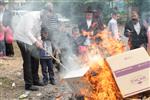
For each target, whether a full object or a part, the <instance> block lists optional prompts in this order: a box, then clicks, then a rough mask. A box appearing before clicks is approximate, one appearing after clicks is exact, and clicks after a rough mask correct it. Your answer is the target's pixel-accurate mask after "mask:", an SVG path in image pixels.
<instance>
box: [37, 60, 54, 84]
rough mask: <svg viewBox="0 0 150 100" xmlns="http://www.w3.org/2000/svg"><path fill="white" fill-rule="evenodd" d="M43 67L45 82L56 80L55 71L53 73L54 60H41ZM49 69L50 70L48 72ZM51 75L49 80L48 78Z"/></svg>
mask: <svg viewBox="0 0 150 100" xmlns="http://www.w3.org/2000/svg"><path fill="white" fill-rule="evenodd" d="M40 63H41V67H42V75H43V81H44V82H46V81H48V79H49V80H50V79H53V78H54V71H53V63H52V59H50V58H49V59H40ZM47 69H48V70H47ZM48 74H49V78H48Z"/></svg>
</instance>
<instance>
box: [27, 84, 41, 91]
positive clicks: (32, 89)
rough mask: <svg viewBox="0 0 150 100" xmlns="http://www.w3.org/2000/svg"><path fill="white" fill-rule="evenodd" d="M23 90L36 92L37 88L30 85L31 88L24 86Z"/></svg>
mask: <svg viewBox="0 0 150 100" xmlns="http://www.w3.org/2000/svg"><path fill="white" fill-rule="evenodd" d="M25 90H29V91H38V90H39V88H38V87H36V86H33V85H31V86H25Z"/></svg>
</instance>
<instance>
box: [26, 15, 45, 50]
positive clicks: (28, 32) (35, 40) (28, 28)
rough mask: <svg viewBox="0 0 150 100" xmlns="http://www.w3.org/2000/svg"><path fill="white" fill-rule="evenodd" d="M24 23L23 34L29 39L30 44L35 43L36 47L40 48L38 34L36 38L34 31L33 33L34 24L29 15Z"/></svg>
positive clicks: (40, 43)
mask: <svg viewBox="0 0 150 100" xmlns="http://www.w3.org/2000/svg"><path fill="white" fill-rule="evenodd" d="M24 20H25V23H24V26H25V29H24V30H25V34H26V36H27V37H28V38H29V39H30V40H31V42H32V44H35V45H36V46H37V47H38V48H42V47H43V46H42V42H41V41H40V38H41V37H40V36H39V37H38V38H39V40H38V38H36V37H35V33H33V27H34V25H35V23H34V19H32V18H31V19H30V18H29V17H28V18H25V19H24Z"/></svg>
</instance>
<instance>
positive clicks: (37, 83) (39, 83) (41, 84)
mask: <svg viewBox="0 0 150 100" xmlns="http://www.w3.org/2000/svg"><path fill="white" fill-rule="evenodd" d="M33 85H36V86H44V83H43V82H40V81H39V82H34V83H33Z"/></svg>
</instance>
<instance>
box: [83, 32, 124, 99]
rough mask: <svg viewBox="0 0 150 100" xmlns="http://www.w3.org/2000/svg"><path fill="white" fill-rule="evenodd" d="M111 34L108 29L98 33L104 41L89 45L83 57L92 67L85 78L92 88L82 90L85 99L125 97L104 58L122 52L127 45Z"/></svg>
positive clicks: (97, 36)
mask: <svg viewBox="0 0 150 100" xmlns="http://www.w3.org/2000/svg"><path fill="white" fill-rule="evenodd" d="M109 34H110V33H109V32H108V31H107V30H104V31H102V32H101V33H99V34H97V35H96V38H101V40H102V41H100V42H99V43H92V44H91V45H90V46H89V47H88V52H86V54H84V56H82V57H81V59H82V60H83V62H84V61H85V59H86V62H85V63H86V64H87V65H88V66H90V68H91V69H90V71H89V72H88V73H86V75H85V76H84V78H85V80H87V81H88V82H89V83H90V85H91V86H90V87H91V88H92V90H88V89H84V88H83V89H81V90H80V92H81V94H83V95H84V96H85V98H84V99H85V100H122V99H123V98H122V96H121V93H120V91H119V89H118V87H117V85H116V83H115V81H114V77H113V75H112V72H111V70H110V68H109V66H108V64H107V62H106V61H105V59H104V58H105V57H107V56H112V55H115V54H118V53H122V52H123V51H125V46H124V44H123V43H122V42H121V41H118V40H115V39H113V38H112V37H109ZM85 55H86V56H85Z"/></svg>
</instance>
